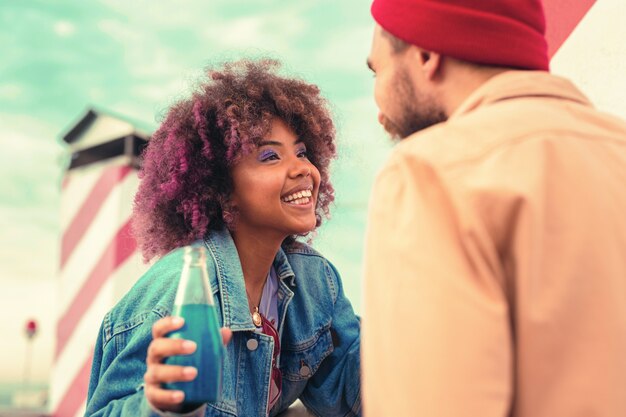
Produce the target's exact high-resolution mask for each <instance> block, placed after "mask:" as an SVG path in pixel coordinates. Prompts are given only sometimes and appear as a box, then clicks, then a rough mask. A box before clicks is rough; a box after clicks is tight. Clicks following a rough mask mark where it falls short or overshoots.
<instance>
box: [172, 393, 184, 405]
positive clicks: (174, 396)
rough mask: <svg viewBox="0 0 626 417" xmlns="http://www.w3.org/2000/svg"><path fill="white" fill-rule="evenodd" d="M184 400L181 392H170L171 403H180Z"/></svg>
mask: <svg viewBox="0 0 626 417" xmlns="http://www.w3.org/2000/svg"><path fill="white" fill-rule="evenodd" d="M184 398H185V393H184V392H182V391H174V392H172V401H174V402H177V403H179V402H181V401H182V400H183V399H184Z"/></svg>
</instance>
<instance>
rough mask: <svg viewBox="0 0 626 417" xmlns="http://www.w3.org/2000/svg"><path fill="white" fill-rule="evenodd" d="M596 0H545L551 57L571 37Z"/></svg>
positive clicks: (547, 35) (547, 34)
mask: <svg viewBox="0 0 626 417" xmlns="http://www.w3.org/2000/svg"><path fill="white" fill-rule="evenodd" d="M595 2H596V0H543V7H544V10H545V14H546V38H547V40H548V54H549V56H550V58H552V57H553V56H554V54H555V53H556V52H557V51H558V50H559V48H560V47H561V45H563V43H564V42H565V41H566V40H567V38H569V36H570V35H571V34H572V32H573V31H574V29H575V28H576V26H578V24H579V23H580V21H581V20H582V19H583V18H584V17H585V15H586V14H587V12H589V9H591V6H593V5H594V3H595Z"/></svg>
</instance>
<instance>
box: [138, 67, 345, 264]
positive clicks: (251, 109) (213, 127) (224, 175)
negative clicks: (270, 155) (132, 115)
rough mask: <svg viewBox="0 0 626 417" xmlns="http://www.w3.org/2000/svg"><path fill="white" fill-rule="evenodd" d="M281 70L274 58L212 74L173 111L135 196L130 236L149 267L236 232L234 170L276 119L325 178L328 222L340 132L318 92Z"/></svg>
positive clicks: (320, 207) (146, 157) (321, 202)
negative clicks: (217, 233) (209, 237)
mask: <svg viewBox="0 0 626 417" xmlns="http://www.w3.org/2000/svg"><path fill="white" fill-rule="evenodd" d="M279 67H280V64H279V63H278V62H277V61H274V60H260V61H250V60H242V61H237V62H233V63H228V64H225V65H223V67H222V68H221V69H209V70H208V71H207V75H208V78H207V79H206V80H204V81H203V82H201V83H200V85H199V86H198V88H197V90H196V91H195V92H194V93H193V94H192V96H191V97H190V98H188V99H185V100H182V101H179V102H178V103H176V104H174V106H172V107H171V108H170V109H169V111H168V112H167V114H166V116H165V118H164V121H163V122H162V124H161V126H160V127H159V129H158V130H157V131H156V132H155V133H154V135H153V136H152V138H151V140H150V142H149V144H148V146H147V148H146V150H145V152H144V154H143V166H142V169H141V171H140V173H139V177H140V178H141V183H140V185H139V190H138V191H137V194H136V196H135V204H134V210H133V223H132V224H133V233H134V236H135V238H136V239H137V242H138V244H139V247H140V248H141V251H142V253H143V256H144V259H145V260H146V261H148V260H150V259H152V258H154V257H155V256H161V255H164V254H165V253H167V252H169V251H171V250H172V249H174V248H177V247H179V246H183V245H187V244H189V243H191V242H193V241H195V240H197V239H200V238H203V237H204V236H205V235H206V233H207V232H208V231H209V230H212V229H221V228H223V227H225V226H226V227H233V226H234V224H233V222H234V221H235V217H234V216H232V214H231V213H230V209H229V196H230V194H231V191H232V179H231V176H230V171H229V168H230V167H231V166H232V165H233V164H235V163H236V162H237V161H238V160H239V159H240V158H241V157H242V156H243V155H245V154H247V153H249V152H251V151H252V150H253V149H255V148H256V146H257V143H258V142H259V141H260V140H261V139H262V138H263V137H264V136H266V135H267V133H269V131H270V127H271V122H272V119H273V118H279V119H281V120H283V121H284V122H285V124H286V125H287V126H289V128H290V129H291V130H293V131H294V133H295V134H296V135H297V136H298V137H300V138H301V139H302V140H303V142H304V143H305V144H306V147H307V154H308V156H309V160H310V161H311V163H313V165H315V166H316V167H317V169H318V170H319V171H320V175H321V182H320V189H319V195H318V200H317V206H316V209H315V212H316V217H317V225H316V227H317V226H319V225H320V224H321V222H322V218H323V217H328V215H329V205H330V203H331V202H332V201H333V200H334V191H333V187H332V185H331V184H330V181H329V172H328V171H329V165H330V162H331V160H332V159H333V158H334V157H335V152H336V151H335V142H334V141H335V127H334V125H333V122H332V119H331V117H330V113H329V111H328V109H327V105H326V101H325V100H324V99H323V98H322V97H321V96H320V92H319V89H318V88H317V87H316V86H315V85H312V84H308V83H306V82H304V81H302V80H298V79H292V78H284V77H282V76H279V75H277V74H276V71H277V69H278V68H279ZM295 238H296V236H290V237H289V238H287V243H290V242H293V241H294V240H295Z"/></svg>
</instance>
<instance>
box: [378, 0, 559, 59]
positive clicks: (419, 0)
mask: <svg viewBox="0 0 626 417" xmlns="http://www.w3.org/2000/svg"><path fill="white" fill-rule="evenodd" d="M372 15H373V16H374V19H375V20H376V22H378V24H379V25H380V26H382V27H383V29H385V30H386V31H387V32H389V33H391V34H392V35H394V36H396V37H397V38H399V39H402V40H403V41H406V42H408V43H411V44H413V45H416V46H419V47H420V48H423V49H426V50H428V51H433V52H438V53H440V54H442V55H448V56H451V57H453V58H457V59H462V60H465V61H469V62H474V63H477V64H490V65H497V66H503V67H512V68H524V69H531V70H546V71H547V70H548V68H549V59H548V46H547V43H546V39H545V37H544V34H545V26H546V25H545V18H544V15H543V7H542V5H541V0H374V3H372Z"/></svg>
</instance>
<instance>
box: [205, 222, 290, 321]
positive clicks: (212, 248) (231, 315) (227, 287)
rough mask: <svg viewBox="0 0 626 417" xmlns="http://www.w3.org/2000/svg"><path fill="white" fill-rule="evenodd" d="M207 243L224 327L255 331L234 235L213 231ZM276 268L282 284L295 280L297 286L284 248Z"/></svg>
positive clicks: (278, 254)
mask: <svg viewBox="0 0 626 417" xmlns="http://www.w3.org/2000/svg"><path fill="white" fill-rule="evenodd" d="M204 242H205V244H206V246H207V248H208V250H209V253H210V256H211V257H212V258H213V261H214V263H215V270H216V273H215V274H211V273H210V272H209V279H210V280H211V288H218V290H219V293H220V297H219V298H220V301H221V304H222V306H221V307H222V318H223V323H224V324H223V325H224V327H229V328H230V329H231V330H233V331H239V330H250V331H254V330H255V327H254V324H253V323H252V318H251V316H250V311H249V308H248V297H247V295H246V286H245V282H244V278H243V271H242V269H241V262H240V260H239V255H238V253H237V248H236V247H235V242H234V241H233V239H232V237H231V235H230V232H229V231H228V229H222V230H215V231H211V232H209V234H208V236H207V237H206V238H205V239H204ZM273 266H274V269H275V271H276V276H277V277H278V279H279V280H284V279H286V278H291V283H290V284H291V285H293V284H294V279H295V274H294V273H293V270H292V268H291V265H290V264H289V262H288V259H287V255H286V254H285V252H284V251H283V249H282V248H280V249H279V250H278V253H277V254H276V257H275V258H274V263H273Z"/></svg>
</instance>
